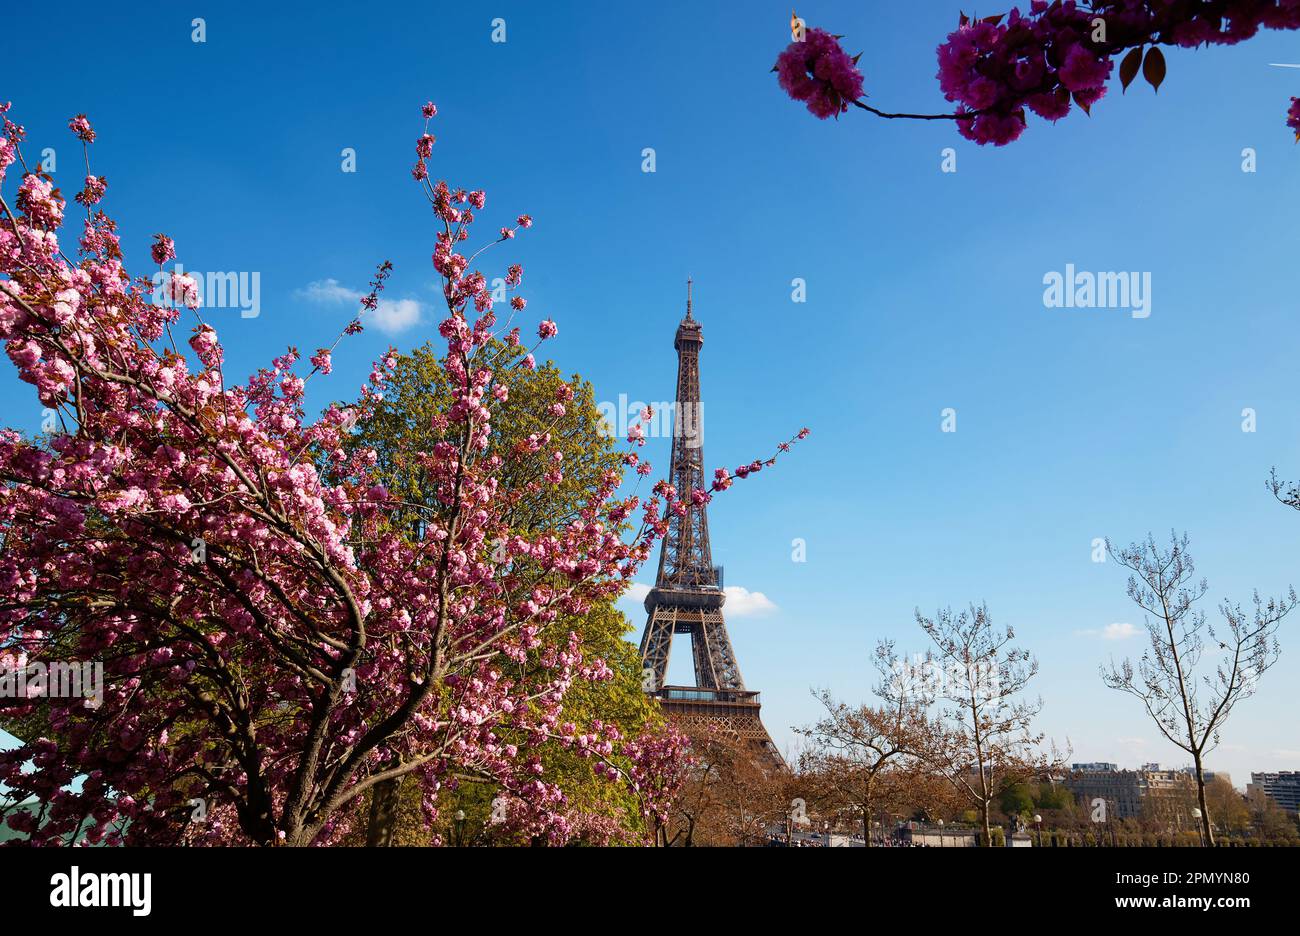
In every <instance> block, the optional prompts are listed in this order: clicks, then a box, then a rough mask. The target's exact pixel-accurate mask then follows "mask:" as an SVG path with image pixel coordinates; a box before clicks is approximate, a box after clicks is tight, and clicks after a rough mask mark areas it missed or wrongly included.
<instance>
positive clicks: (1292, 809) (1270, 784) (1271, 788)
mask: <svg viewBox="0 0 1300 936" xmlns="http://www.w3.org/2000/svg"><path fill="white" fill-rule="evenodd" d="M1255 790H1259V791H1261V792H1262V793H1263V794H1264V795H1265V796H1267V797H1268V798H1269V799H1271V800H1272V801H1273V802H1275V803H1277V804H1278V805H1279V806H1281V807H1282V808H1283V809H1284V810H1286V811H1287V812H1288V813H1290V814H1291V815H1293V816H1294V815H1297V814H1300V770H1283V771H1280V772H1278V773H1252V774H1251V775H1250V783H1249V784H1247V785H1246V794H1247V795H1250V794H1251V793H1252V792H1254V791H1255Z"/></svg>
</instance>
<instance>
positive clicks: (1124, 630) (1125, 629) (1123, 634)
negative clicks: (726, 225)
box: [1074, 623, 1137, 640]
mask: <svg viewBox="0 0 1300 936" xmlns="http://www.w3.org/2000/svg"><path fill="white" fill-rule="evenodd" d="M1074 636H1076V637H1100V638H1101V639H1102V640H1128V639H1129V638H1130V637H1136V636H1137V628H1136V627H1134V626H1133V625H1132V624H1127V623H1125V624H1107V625H1106V626H1105V627H1103V628H1102V629H1101V630H1096V629H1092V630H1078V631H1075V632H1074Z"/></svg>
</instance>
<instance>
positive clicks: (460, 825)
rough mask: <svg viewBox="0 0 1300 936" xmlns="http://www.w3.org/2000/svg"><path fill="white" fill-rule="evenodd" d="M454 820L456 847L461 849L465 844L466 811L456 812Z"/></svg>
mask: <svg viewBox="0 0 1300 936" xmlns="http://www.w3.org/2000/svg"><path fill="white" fill-rule="evenodd" d="M453 818H454V820H455V826H456V847H457V848H460V847H461V845H463V844H464V843H465V810H463V809H458V810H456V815H455V816H454V817H453Z"/></svg>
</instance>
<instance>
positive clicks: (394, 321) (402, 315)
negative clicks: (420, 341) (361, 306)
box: [363, 299, 420, 335]
mask: <svg viewBox="0 0 1300 936" xmlns="http://www.w3.org/2000/svg"><path fill="white" fill-rule="evenodd" d="M363 319H364V320H368V321H369V322H370V323H371V324H373V325H374V326H375V327H376V328H378V329H379V330H380V331H382V332H387V333H388V334H390V335H391V334H393V333H394V332H400V331H406V329H408V328H410V327H411V326H412V325H415V324H417V323H418V322H419V321H420V303H418V302H416V301H415V300H414V299H380V300H379V305H378V306H376V307H375V311H373V312H367V313H365V315H364V316H363Z"/></svg>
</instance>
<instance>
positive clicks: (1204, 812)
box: [1192, 751, 1214, 848]
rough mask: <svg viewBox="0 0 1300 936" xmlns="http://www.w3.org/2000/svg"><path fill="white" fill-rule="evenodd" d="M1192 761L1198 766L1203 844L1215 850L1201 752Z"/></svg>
mask: <svg viewBox="0 0 1300 936" xmlns="http://www.w3.org/2000/svg"><path fill="white" fill-rule="evenodd" d="M1192 760H1193V763H1195V765H1196V799H1197V802H1198V803H1199V804H1200V807H1201V834H1202V836H1204V839H1203V844H1204V845H1205V846H1206V847H1208V848H1213V847H1214V828H1213V827H1212V826H1211V825H1210V808H1209V807H1208V806H1206V805H1205V771H1204V770H1203V769H1202V768H1201V755H1200V752H1199V751H1198V752H1197V753H1196V755H1195V756H1194V757H1193V759H1192Z"/></svg>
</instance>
